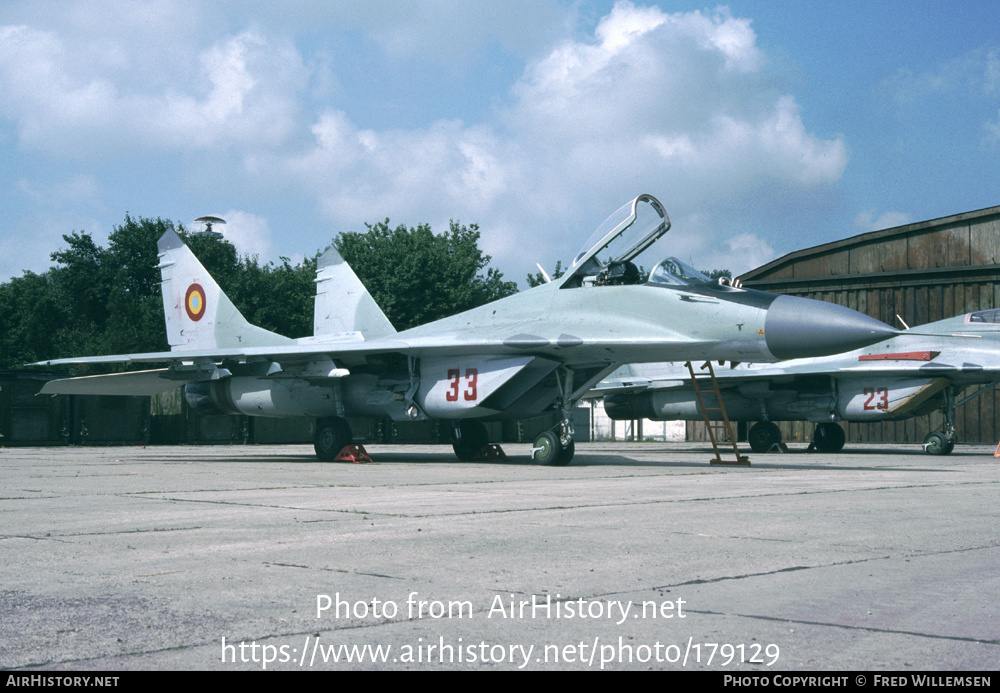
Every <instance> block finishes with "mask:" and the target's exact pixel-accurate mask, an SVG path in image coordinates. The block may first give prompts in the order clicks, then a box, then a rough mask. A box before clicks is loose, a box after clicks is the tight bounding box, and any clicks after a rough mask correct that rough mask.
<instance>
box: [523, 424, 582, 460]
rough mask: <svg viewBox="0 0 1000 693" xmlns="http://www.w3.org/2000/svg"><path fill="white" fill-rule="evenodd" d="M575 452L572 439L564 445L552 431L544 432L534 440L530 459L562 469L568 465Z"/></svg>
mask: <svg viewBox="0 0 1000 693" xmlns="http://www.w3.org/2000/svg"><path fill="white" fill-rule="evenodd" d="M575 452H576V443H575V442H574V441H573V439H572V438H570V439H569V443H568V444H564V443H563V442H562V441H561V440H560V437H559V436H558V435H556V434H555V433H554V432H553V431H545V432H544V433H542V434H540V435H539V436H538V437H537V438H535V444H534V446H532V448H531V459H533V460H535V461H536V462H539V463H541V464H547V465H551V466H554V467H563V466H565V465H567V464H569V463H570V462H571V461H572V459H573V454H574V453H575Z"/></svg>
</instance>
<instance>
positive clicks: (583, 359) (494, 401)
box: [35, 195, 897, 465]
mask: <svg viewBox="0 0 1000 693" xmlns="http://www.w3.org/2000/svg"><path fill="white" fill-rule="evenodd" d="M669 228H670V220H669V218H668V217H667V214H666V212H665V211H664V209H663V206H662V205H661V204H660V202H659V201H657V200H656V199H655V198H654V197H652V196H650V195H640V196H638V197H636V198H635V199H634V200H631V201H630V202H629V203H627V204H626V205H624V206H623V207H622V208H621V209H619V210H618V211H617V212H615V213H614V214H612V215H611V216H610V217H609V218H608V219H607V220H606V221H605V222H604V224H602V225H601V226H600V227H599V228H598V230H597V232H595V234H594V235H593V236H592V238H591V240H590V241H589V242H588V243H587V244H586V245H585V246H584V248H583V250H581V252H580V253H579V254H577V255H576V257H575V259H574V261H573V262H572V264H571V266H570V268H569V271H568V272H567V273H566V274H565V275H564V276H562V277H560V278H559V279H557V280H555V281H552V282H550V283H547V284H544V285H542V286H539V287H536V288H533V289H530V290H527V291H523V292H521V293H519V294H516V295H514V296H510V297H507V298H504V299H501V300H499V301H495V302H493V303H490V304H487V305H484V306H481V307H479V308H475V309H473V310H469V311H466V312H464V313H460V314H458V315H454V316H451V317H449V318H445V319H442V320H438V321H436V322H432V323H429V324H426V325H423V326H420V327H416V328H413V329H409V330H406V331H403V332H397V331H396V330H395V329H394V328H393V326H392V325H391V324H390V322H389V321H388V320H387V319H386V317H385V315H384V314H383V312H382V311H381V310H380V309H379V307H378V305H376V303H375V301H374V300H373V299H372V297H371V295H370V294H369V293H368V291H367V290H365V288H364V286H363V285H362V283H361V282H360V280H359V279H358V277H357V275H356V274H355V273H354V271H353V270H352V269H351V267H350V266H349V265H348V264H347V263H346V262H344V260H343V258H342V257H341V256H340V255H339V254H338V253H337V251H336V249H335V248H333V247H331V248H330V249H329V250H327V251H326V252H325V254H323V255H322V256H321V257H320V259H319V261H318V263H317V277H316V287H317V288H316V299H315V320H314V334H313V336H311V337H306V338H302V339H297V340H296V339H289V338H286V337H283V336H281V335H278V334H275V333H273V332H269V331H267V330H264V329H262V328H260V327H257V326H254V325H251V324H249V323H248V322H247V321H246V319H244V317H243V316H242V315H241V314H240V312H239V311H238V310H237V309H236V307H235V306H234V305H233V304H232V302H230V300H229V299H228V298H227V297H226V295H225V294H224V293H223V292H222V290H221V289H220V288H219V286H218V285H217V284H216V283H215V281H214V280H213V279H212V277H210V276H209V275H208V273H207V272H206V271H205V269H204V267H202V265H201V263H199V262H198V260H197V258H195V256H194V254H193V253H192V252H191V251H190V250H189V249H188V248H187V247H186V246H185V245H184V243H183V242H182V241H181V239H180V238H179V237H178V235H177V234H176V233H174V232H173V231H172V230H171V231H167V232H166V233H165V234H164V235H163V236H162V237H161V238H160V240H159V258H160V263H159V269H160V270H161V272H162V279H163V282H162V290H163V308H164V312H165V316H166V326H167V337H168V343H169V344H170V351H168V352H159V353H147V354H121V355H116V356H98V357H84V358H70V359H55V360H51V361H43V362H40V363H39V364H35V365H45V366H55V365H62V364H138V363H159V364H165V365H164V366H163V367H160V368H157V369H155V370H145V371H138V372H126V373H120V374H111V375H97V376H84V377H77V378H69V379H62V380H56V381H52V382H50V383H48V384H46V385H45V387H44V388H43V390H42V393H43V394H44V393H52V394H104V395H129V394H131V395H135V394H144V395H149V394H155V393H159V392H164V391H167V390H170V389H173V388H177V387H184V391H185V397H186V400H187V402H188V404H189V405H190V407H191V408H192V409H193V410H194V411H195V412H197V413H200V414H230V413H237V414H245V415H249V416H271V417H311V418H313V419H315V422H316V423H315V440H314V443H315V450H316V454H317V456H318V457H319V458H320V459H323V460H329V459H334V458H335V457H336V456H337V455H338V453H339V452H340V451H341V450H342V449H343V448H344V447H345V446H347V445H349V444H351V442H352V432H351V429H350V426H349V424H348V422H347V418H348V417H389V418H391V419H393V420H395V421H407V420H423V419H428V418H436V419H442V420H448V421H449V422H451V424H452V429H453V446H454V450H455V453H456V454H457V455H458V456H459V458H461V459H463V460H469V459H472V458H474V457H475V456H476V455H477V453H479V452H480V451H481V450H482V449H483V448H484V446H486V445H488V444H489V441H488V438H487V432H486V427H485V426H484V425H483V423H482V422H483V421H484V420H491V419H501V418H525V417H531V416H535V415H539V414H541V413H544V412H547V411H553V410H555V411H557V412H558V421H559V423H558V424H557V425H556V426H555V427H554V428H553V429H552V430H549V431H545V432H543V433H542V434H541V435H539V436H538V438H537V439H536V440H535V441H534V446H533V449H532V456H533V458H534V459H535V460H537V461H540V462H542V463H546V464H560V465H561V464H567V463H569V461H570V460H571V459H572V457H573V453H574V442H573V427H572V424H571V421H570V412H571V410H572V408H573V406H574V405H575V403H576V402H577V401H578V400H579V399H580V398H581V396H582V395H583V394H584V393H586V392H587V391H588V390H590V389H591V388H592V387H593V386H594V385H595V384H596V383H598V382H599V381H600V380H601V379H602V378H604V377H605V376H607V375H608V374H609V373H610V372H611V371H612V370H613V369H614V368H615V367H617V366H620V365H621V364H623V363H628V362H644V361H663V360H677V359H680V360H685V359H703V358H710V359H727V360H739V361H747V360H754V361H774V360H776V359H782V358H793V357H797V356H812V355H817V354H828V353H835V352H838V351H844V350H846V349H853V348H857V347H859V346H862V345H864V344H870V343H872V342H875V341H877V340H879V339H883V338H885V337H886V336H887V335H890V334H894V333H895V332H897V330H895V329H893V328H891V327H889V326H888V325H885V324H884V323H881V322H879V321H877V320H873V319H871V318H869V317H867V316H864V315H862V314H860V313H857V312H855V311H852V310H849V309H847V308H842V307H840V306H836V305H833V304H830V303H823V302H820V301H813V300H809V299H804V298H794V297H791V296H778V295H774V294H768V293H764V292H760V291H748V290H744V289H739V288H736V287H733V286H730V285H727V284H726V283H720V282H716V283H704V282H702V281H701V280H700V279H699V280H696V281H695V280H692V278H691V277H692V276H693V274H692V273H693V272H694V271H693V270H690V268H687V267H686V266H685V265H684V264H683V263H681V262H679V261H678V260H676V259H674V258H669V259H667V260H665V261H663V262H662V263H661V264H660V265H658V266H656V268H655V269H654V270H653V272H652V274H651V276H650V277H649V280H648V281H647V282H645V283H639V273H638V270H637V269H636V266H635V264H634V263H633V260H634V259H636V257H637V256H638V255H639V253H641V252H642V251H643V250H645V249H647V248H648V247H649V246H651V245H652V244H653V243H654V242H655V241H656V240H657V239H659V238H660V237H661V236H663V234H665V233H666V232H667V231H668V230H669ZM599 256H600V258H602V259H599Z"/></svg>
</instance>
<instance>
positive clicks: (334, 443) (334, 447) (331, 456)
mask: <svg viewBox="0 0 1000 693" xmlns="http://www.w3.org/2000/svg"><path fill="white" fill-rule="evenodd" d="M352 442H354V434H352V433H351V426H350V424H348V423H347V421H346V420H345V419H342V418H340V417H339V416H335V417H332V418H329V419H318V420H317V421H316V434H315V436H313V448H315V450H316V457H318V458H320V459H321V460H324V461H326V462H330V461H333V460H335V459H336V458H337V454H338V453H339V452H340V451H341V450H343V449H344V448H345V447H346V446H348V445H350V444H351V443H352Z"/></svg>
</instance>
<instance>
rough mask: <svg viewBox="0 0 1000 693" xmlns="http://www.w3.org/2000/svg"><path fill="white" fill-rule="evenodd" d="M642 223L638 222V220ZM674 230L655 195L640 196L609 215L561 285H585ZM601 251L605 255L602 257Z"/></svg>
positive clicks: (574, 261) (571, 266) (579, 255)
mask: <svg viewBox="0 0 1000 693" xmlns="http://www.w3.org/2000/svg"><path fill="white" fill-rule="evenodd" d="M637 222H638V223H637ZM669 230H670V218H669V217H668V216H667V212H666V210H665V209H664V208H663V205H662V204H661V203H660V201H659V200H657V199H656V198H655V197H653V196H652V195H646V194H643V195H639V196H638V197H636V198H635V199H633V200H632V201H630V202H628V203H627V204H625V205H623V206H622V207H621V208H620V209H618V210H617V211H616V212H615V213H614V214H612V215H611V216H609V217H608V218H607V219H606V220H605V221H604V223H603V224H601V225H600V226H599V227H598V229H597V231H595V232H594V234H593V235H592V236H591V237H590V239H589V240H588V241H587V243H586V245H584V247H583V249H582V250H581V251H580V252H579V253H578V254H577V255H576V258H575V259H574V260H573V264H572V265H570V270H569V272H567V273H566V274H565V275H564V276H563V277H562V278H561V279H560V280H559V281H560V286H561V287H567V288H568V287H573V286H581V285H582V284H583V281H584V279H585V278H586V277H594V276H597V275H598V274H600V273H601V272H602V271H603V270H605V269H606V268H608V267H610V266H612V265H614V264H617V263H627V262H630V261H631V260H632V259H633V258H635V257H636V256H638V255H639V254H640V253H641V252H642V251H644V250H646V248H648V247H649V246H651V245H653V243H655V242H656V241H657V240H658V239H659V238H660V237H661V236H663V235H664V234H665V233H666V232H667V231H669ZM598 254H602V255H605V256H606V257H605V259H604V260H601V259H600V258H599V257H598Z"/></svg>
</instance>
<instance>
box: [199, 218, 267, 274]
mask: <svg viewBox="0 0 1000 693" xmlns="http://www.w3.org/2000/svg"><path fill="white" fill-rule="evenodd" d="M213 216H214V215H213ZM221 217H222V218H223V219H225V220H226V225H225V226H216V227H213V230H214V231H221V232H222V235H223V236H224V237H225V238H226V240H227V241H229V242H230V243H232V244H233V245H234V246H235V247H236V251H237V252H238V253H239V254H240V255H249V256H251V257H253V256H256V257H257V258H259V259H260V261H261V262H267V261H268V260H269V259H271V257H272V254H273V247H272V243H271V229H270V227H269V225H268V223H267V220H266V219H264V218H263V217H260V216H257V215H256V214H253V213H251V212H244V211H241V210H237V209H231V210H229V211H228V212H226V213H225V214H223V215H221Z"/></svg>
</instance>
